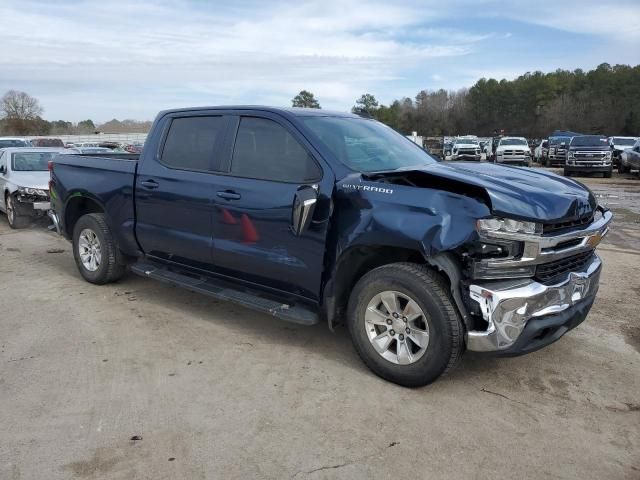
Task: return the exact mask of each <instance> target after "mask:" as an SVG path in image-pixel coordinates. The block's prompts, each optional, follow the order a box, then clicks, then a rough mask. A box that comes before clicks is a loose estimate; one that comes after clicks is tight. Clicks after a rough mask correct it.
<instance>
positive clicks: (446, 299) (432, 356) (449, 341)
mask: <svg viewBox="0 0 640 480" xmlns="http://www.w3.org/2000/svg"><path fill="white" fill-rule="evenodd" d="M347 320H348V326H349V332H350V334H351V339H352V341H353V345H354V347H355V349H356V351H357V352H358V355H360V358H362V360H363V361H364V363H365V364H366V365H367V366H368V367H369V368H370V369H371V370H372V371H373V372H374V373H375V374H377V375H379V376H380V377H382V378H384V379H386V380H389V381H391V382H394V383H397V384H399V385H403V386H405V387H419V386H423V385H427V384H429V383H431V382H433V381H435V380H436V379H437V378H438V377H440V376H441V375H443V374H445V373H446V372H448V371H449V370H450V369H451V368H452V367H453V366H454V365H455V364H456V362H457V360H458V359H459V358H460V356H461V355H462V352H463V350H464V340H463V326H462V322H461V321H460V317H459V315H458V312H457V310H456V308H455V306H454V304H453V300H452V298H451V294H450V292H449V289H448V286H447V285H446V283H445V282H444V280H443V279H442V278H441V277H440V275H439V274H438V273H436V272H435V271H433V270H431V269H429V268H427V267H425V266H423V265H418V264H414V263H393V264H389V265H385V266H382V267H379V268H376V269H374V270H371V271H370V272H368V273H367V274H365V275H364V276H363V277H362V278H361V279H360V280H359V281H358V283H357V284H356V286H355V288H354V289H353V292H352V293H351V297H350V299H349V307H348V319H347Z"/></svg>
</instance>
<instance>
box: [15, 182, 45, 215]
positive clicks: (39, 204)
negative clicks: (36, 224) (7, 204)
mask: <svg viewBox="0 0 640 480" xmlns="http://www.w3.org/2000/svg"><path fill="white" fill-rule="evenodd" d="M14 198H15V203H14V208H15V209H16V214H17V215H24V216H45V215H47V212H48V211H49V210H51V202H50V198H49V191H48V190H44V189H41V188H31V187H18V189H17V190H16V192H15V193H14Z"/></svg>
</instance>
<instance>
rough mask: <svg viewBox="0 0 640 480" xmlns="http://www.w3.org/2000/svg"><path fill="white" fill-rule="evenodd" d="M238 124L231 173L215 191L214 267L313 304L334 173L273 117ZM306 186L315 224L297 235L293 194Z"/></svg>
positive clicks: (248, 118)
mask: <svg viewBox="0 0 640 480" xmlns="http://www.w3.org/2000/svg"><path fill="white" fill-rule="evenodd" d="M235 125H236V129H235V140H232V142H233V149H232V155H231V159H230V165H229V166H228V167H227V172H228V174H227V175H224V176H222V175H221V176H219V177H218V186H217V187H216V198H215V204H216V209H215V215H214V219H213V237H214V240H213V244H214V262H215V264H216V266H218V267H220V268H221V269H222V270H223V272H224V273H226V274H228V275H231V276H234V277H237V278H241V279H243V280H245V281H248V282H253V283H257V284H261V285H265V286H268V287H271V288H277V289H279V290H283V291H286V292H288V293H292V294H295V295H299V296H303V297H307V298H312V299H317V298H318V295H319V290H320V284H321V278H322V270H323V261H324V253H325V238H326V233H327V228H328V217H329V210H330V208H329V205H330V201H331V200H330V199H331V193H332V188H333V174H332V172H331V170H330V169H328V168H327V167H326V165H325V166H324V167H323V164H322V163H321V161H319V160H318V157H317V156H315V155H314V154H312V153H311V152H312V148H311V146H310V145H309V144H308V143H306V140H305V139H304V138H303V137H301V136H300V134H299V133H298V132H297V131H296V130H295V129H294V128H293V127H292V126H291V125H289V124H288V123H286V122H285V121H283V120H281V119H280V118H279V117H278V116H277V115H271V114H267V113H265V114H264V115H262V116H260V115H253V114H252V116H241V117H236V122H235ZM309 186H310V187H311V188H314V189H316V191H317V192H318V200H317V204H316V208H315V211H314V216H313V221H312V223H311V225H310V226H309V228H307V229H306V230H304V231H303V232H302V233H301V234H300V235H295V234H294V233H293V231H292V229H291V215H292V209H293V201H294V196H295V195H296V192H297V191H298V189H300V188H301V187H302V188H309Z"/></svg>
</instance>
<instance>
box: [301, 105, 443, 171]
mask: <svg viewBox="0 0 640 480" xmlns="http://www.w3.org/2000/svg"><path fill="white" fill-rule="evenodd" d="M302 121H303V122H304V124H305V125H306V126H307V127H308V128H309V129H310V130H311V131H312V132H313V133H314V134H315V135H316V136H317V137H318V138H319V139H320V141H321V142H322V143H323V144H324V145H325V146H326V147H327V149H329V151H330V152H331V153H332V154H333V155H335V157H336V158H337V159H338V160H339V161H340V162H342V163H343V164H345V165H346V166H347V167H349V168H351V169H353V170H356V171H359V172H375V171H380V170H397V169H400V168H409V167H422V166H425V165H430V164H433V163H435V162H436V160H435V159H434V158H432V157H431V156H430V155H429V154H428V153H427V152H425V151H424V150H422V149H421V148H420V147H418V146H417V145H416V144H415V143H413V142H411V141H410V140H408V139H406V138H405V137H403V136H402V135H401V134H399V133H398V132H396V131H394V130H393V129H391V128H389V127H387V126H386V125H384V124H382V123H380V122H377V121H375V120H368V119H364V118H345V117H315V116H313V117H302Z"/></svg>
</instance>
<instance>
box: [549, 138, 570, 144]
mask: <svg viewBox="0 0 640 480" xmlns="http://www.w3.org/2000/svg"><path fill="white" fill-rule="evenodd" d="M569 141H571V137H554V138H550V139H549V144H550V145H559V144H561V143H569Z"/></svg>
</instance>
